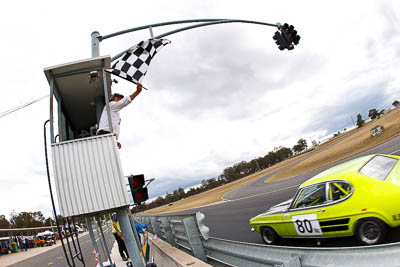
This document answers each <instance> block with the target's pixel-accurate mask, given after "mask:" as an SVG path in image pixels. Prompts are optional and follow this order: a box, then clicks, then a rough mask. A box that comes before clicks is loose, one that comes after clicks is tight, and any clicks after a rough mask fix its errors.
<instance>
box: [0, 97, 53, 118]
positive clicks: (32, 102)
mask: <svg viewBox="0 0 400 267" xmlns="http://www.w3.org/2000/svg"><path fill="white" fill-rule="evenodd" d="M48 96H49V95H46V96H42V97H40V98H38V99H35V100H32V101H30V102H28V103H25V104H23V105H21V106H18V107H15V108H12V109H9V110H6V111H4V112H1V113H0V118H3V117H4V116H7V115H9V114H11V113H14V112H15V111H17V110H20V109H22V108H25V107H27V106H29V105H32V104H34V103H36V102H39V101H40V100H42V99H44V98H46V97H48Z"/></svg>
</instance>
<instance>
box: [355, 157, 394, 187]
mask: <svg viewBox="0 0 400 267" xmlns="http://www.w3.org/2000/svg"><path fill="white" fill-rule="evenodd" d="M396 164H397V159H395V158H391V157H386V156H380V155H377V156H375V157H373V158H372V159H370V160H369V161H368V162H367V163H366V164H365V165H364V166H363V167H362V168H361V169H360V171H359V173H361V174H364V175H366V176H369V177H372V178H375V179H379V180H382V181H383V180H385V179H386V177H387V176H388V175H389V173H390V172H391V171H392V169H393V167H394V166H395V165H396Z"/></svg>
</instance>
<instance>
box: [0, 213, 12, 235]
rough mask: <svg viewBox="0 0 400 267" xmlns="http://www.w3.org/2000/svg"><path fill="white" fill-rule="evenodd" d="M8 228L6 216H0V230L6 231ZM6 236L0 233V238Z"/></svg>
mask: <svg viewBox="0 0 400 267" xmlns="http://www.w3.org/2000/svg"><path fill="white" fill-rule="evenodd" d="M10 226H11V224H10V222H9V221H8V220H7V218H6V216H4V215H0V229H8V228H10ZM7 235H8V233H7V232H0V237H4V236H7Z"/></svg>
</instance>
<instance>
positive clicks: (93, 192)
mask: <svg viewBox="0 0 400 267" xmlns="http://www.w3.org/2000/svg"><path fill="white" fill-rule="evenodd" d="M110 62H111V58H110V56H98V57H94V58H89V59H84V60H80V61H75V62H71V63H66V64H62V65H57V66H53V67H49V68H45V69H44V73H45V75H46V78H47V81H48V82H49V85H50V140H51V155H52V166H53V176H54V181H55V188H56V192H57V199H58V205H59V214H60V215H62V216H63V217H65V218H70V219H72V221H74V218H77V217H84V218H85V219H86V224H87V227H88V230H89V233H90V236H91V239H92V244H93V247H94V249H95V250H96V255H97V254H98V253H99V251H98V248H97V244H96V240H95V237H94V233H93V229H92V220H93V218H95V219H97V220H98V219H99V217H100V216H103V215H108V214H110V213H114V212H115V213H116V214H117V217H118V221H119V224H120V227H121V231H122V233H123V235H124V238H125V243H126V245H127V249H128V251H129V255H130V256H131V259H132V261H133V262H134V263H135V262H136V264H135V266H144V265H143V262H142V261H141V257H140V253H139V250H138V247H137V245H136V241H135V233H134V231H135V230H134V228H133V227H131V221H130V219H129V217H128V213H129V205H130V204H131V203H130V200H129V196H128V191H127V184H126V181H125V180H126V179H125V177H124V174H123V170H122V166H121V161H120V157H119V152H118V147H117V141H116V136H115V134H114V133H113V132H112V125H111V119H109V123H110V125H109V126H110V129H111V133H109V134H105V135H96V129H97V125H98V122H99V119H100V116H101V113H102V111H103V109H104V106H106V110H107V115H108V116H109V117H110V116H111V115H110V107H109V97H110V95H111V77H110V73H107V72H106V71H105V70H106V69H110V67H111V64H110ZM54 100H56V101H54ZM55 121H56V122H57V123H54V122H55ZM98 225H99V227H100V230H101V225H100V223H99V221H98ZM101 232H102V231H101ZM102 237H103V239H104V236H102ZM103 241H104V242H103V244H102V245H103V247H104V246H105V247H107V245H106V242H105V240H103ZM67 243H68V240H67ZM68 247H71V246H68ZM73 247H75V244H74V246H73ZM105 250H106V251H107V252H106V253H105V254H106V255H103V256H105V257H106V259H107V258H108V260H109V261H112V260H111V258H110V256H109V249H108V248H106V249H105ZM72 254H74V253H69V255H72ZM75 254H79V251H78V252H77V253H75ZM107 254H108V255H107ZM66 257H67V256H66ZM69 257H70V258H69V259H67V262H68V264H69V265H70V266H75V265H74V260H75V259H74V258H73V257H72V256H69ZM135 259H136V260H135ZM100 266H102V263H101V257H100Z"/></svg>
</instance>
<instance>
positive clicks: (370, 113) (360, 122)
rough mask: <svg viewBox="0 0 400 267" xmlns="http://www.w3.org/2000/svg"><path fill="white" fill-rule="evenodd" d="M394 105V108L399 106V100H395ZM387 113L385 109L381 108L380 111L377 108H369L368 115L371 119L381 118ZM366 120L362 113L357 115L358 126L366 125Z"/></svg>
mask: <svg viewBox="0 0 400 267" xmlns="http://www.w3.org/2000/svg"><path fill="white" fill-rule="evenodd" d="M392 106H393V107H394V108H398V107H399V106H400V102H399V101H398V100H395V101H393V103H392ZM384 113H385V109H381V110H380V111H378V110H377V109H376V108H373V109H370V110H368V117H370V119H371V120H373V119H376V118H378V119H379V118H380V117H381V115H382V114H384ZM364 123H365V120H364V119H363V118H362V116H361V114H358V115H357V123H356V124H357V126H358V128H360V127H362V126H364Z"/></svg>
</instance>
